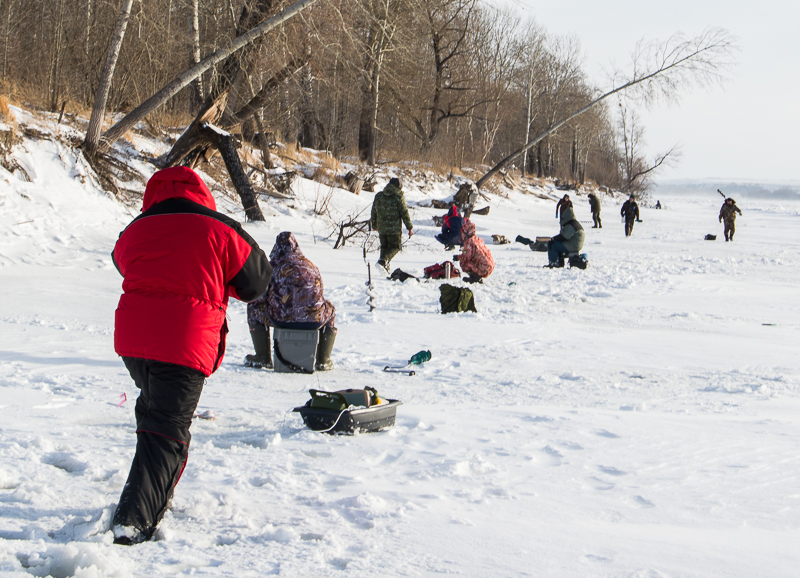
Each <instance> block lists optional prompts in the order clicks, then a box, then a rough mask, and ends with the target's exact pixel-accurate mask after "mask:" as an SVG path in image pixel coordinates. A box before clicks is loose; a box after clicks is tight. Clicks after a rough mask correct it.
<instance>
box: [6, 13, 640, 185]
mask: <svg viewBox="0 0 800 578" xmlns="http://www.w3.org/2000/svg"><path fill="white" fill-rule="evenodd" d="M286 5H287V3H282V4H281V3H279V2H277V1H274V0H136V1H135V2H134V3H133V6H132V9H131V13H130V19H129V21H128V28H127V33H126V34H125V37H124V42H123V44H122V49H121V52H120V56H119V60H118V63H117V67H116V71H115V73H114V77H113V81H112V84H111V90H110V92H109V98H108V105H107V110H108V111H122V112H124V111H128V110H130V109H131V108H133V107H135V106H136V105H138V104H139V103H141V102H142V101H143V100H145V99H146V98H147V97H149V96H150V95H152V94H153V93H154V92H156V91H157V90H158V89H160V88H161V87H163V86H164V85H165V84H167V83H168V82H169V81H170V80H171V79H173V78H174V77H175V76H176V75H177V74H180V73H181V72H183V71H184V70H186V69H187V68H188V67H190V66H191V65H193V64H194V63H195V62H198V61H199V60H200V59H201V58H203V57H204V56H206V55H207V54H209V53H211V52H213V51H214V50H216V49H217V48H219V47H221V46H224V45H225V44H226V43H228V42H229V41H230V40H231V39H233V38H235V37H236V36H238V35H240V34H242V33H244V32H246V31H247V30H248V29H249V28H251V27H252V26H254V25H255V24H257V23H258V22H261V21H263V20H264V19H265V18H266V17H268V16H271V15H273V14H275V13H276V12H278V11H279V10H280V9H282V8H283V7H285V6H286ZM119 12H120V2H119V1H105V0H69V1H67V0H0V50H2V53H0V58H2V61H1V62H0V83H1V85H0V90H2V92H3V93H4V94H6V95H8V96H10V97H11V98H12V100H17V101H21V102H27V103H31V104H34V105H38V106H43V107H46V108H48V109H50V110H52V111H58V110H59V109H60V108H61V107H62V105H63V104H64V103H65V102H66V103H67V104H66V106H67V109H68V110H73V111H76V110H77V111H80V112H82V113H88V111H89V110H90V109H91V106H92V103H93V100H94V95H95V91H96V90H97V86H98V83H99V80H100V74H101V70H102V67H103V62H104V59H105V57H106V52H107V50H108V47H109V44H110V42H111V38H112V35H113V33H114V30H115V27H116V25H117V20H118V16H119ZM581 59H582V54H581V50H580V47H579V44H578V41H577V40H576V39H574V38H564V37H556V36H553V35H550V34H548V33H547V32H546V31H545V30H544V28H542V27H541V26H539V25H537V24H535V23H533V22H527V23H526V22H524V21H523V20H522V19H521V18H520V16H519V14H517V13H515V12H513V11H503V10H498V9H496V8H493V7H491V6H488V5H486V4H483V3H481V2H480V1H479V0H319V1H318V2H317V3H316V4H315V5H314V6H313V7H311V8H310V9H307V10H306V11H304V12H302V13H301V14H300V15H298V16H297V17H295V18H293V19H291V20H290V21H288V22H287V23H285V24H284V25H282V26H281V27H280V28H279V29H277V30H275V31H273V32H270V33H269V34H268V35H267V36H265V37H264V38H263V39H261V40H259V41H258V42H257V43H256V44H255V45H254V46H252V47H250V49H248V50H243V51H242V52H240V53H238V54H237V56H236V57H235V58H232V59H228V61H226V62H225V63H224V64H221V65H218V66H217V67H215V68H213V69H212V70H210V71H208V72H207V73H206V74H204V75H203V76H202V77H201V78H200V79H198V81H196V82H194V83H192V84H191V85H190V86H189V87H187V88H186V89H184V90H182V91H181V92H180V93H179V94H178V95H177V96H175V97H173V98H172V99H171V100H170V101H169V103H168V104H167V105H166V106H164V107H162V108H160V109H159V110H157V111H155V112H153V113H151V114H150V115H149V116H148V118H147V122H148V123H149V124H150V125H151V126H152V127H153V128H154V129H162V128H166V127H170V126H172V127H174V126H178V125H186V124H187V123H188V122H189V121H190V120H191V119H192V118H194V116H195V114H196V113H197V112H198V110H200V108H201V106H202V105H203V103H204V102H210V99H215V98H218V97H219V96H220V93H222V92H225V95H226V97H227V102H226V107H227V109H228V111H229V113H230V114H233V113H234V112H236V111H241V110H242V108H243V107H244V106H245V105H247V104H248V103H252V102H257V103H258V109H257V110H255V111H254V114H252V115H250V116H249V117H247V118H246V119H244V120H243V122H242V123H241V124H240V126H238V127H237V129H240V130H241V132H242V133H243V135H244V136H245V138H252V135H253V134H255V133H258V132H261V133H267V134H270V135H271V136H272V137H273V138H275V139H276V140H281V141H284V142H291V143H294V142H297V143H299V144H300V145H302V146H306V147H310V148H315V149H327V150H329V151H331V153H332V154H333V155H335V156H338V157H342V156H350V157H358V158H359V159H360V160H361V161H363V162H365V163H367V164H376V163H379V162H382V161H385V160H389V161H393V160H419V161H424V162H429V163H433V164H434V165H435V166H440V167H442V168H443V169H446V168H449V167H462V166H465V165H466V166H469V165H476V164H485V165H490V164H492V163H494V162H496V161H497V160H498V159H500V158H503V157H504V156H505V155H507V154H509V153H510V152H512V151H514V150H517V149H519V148H520V146H521V145H522V144H524V143H525V142H526V141H527V140H528V138H529V137H531V136H534V135H536V134H538V133H540V132H543V131H544V130H545V129H547V128H548V127H549V126H551V125H552V124H553V123H554V122H555V121H557V120H559V119H561V118H564V117H565V116H567V115H568V114H569V113H570V112H572V111H574V110H576V109H578V108H580V107H582V106H584V105H585V104H587V103H588V102H590V101H591V100H592V98H593V96H596V94H597V90H596V88H595V87H593V86H592V85H591V84H590V82H589V81H588V80H587V78H586V75H585V74H584V72H583V70H582V68H581ZM255 95H259V98H258V99H255V100H254V96H255ZM615 118H616V115H615V114H612V112H611V111H610V109H609V107H606V106H598V107H595V108H593V109H592V110H591V111H589V112H587V113H586V114H585V115H582V116H581V117H580V118H578V119H576V120H575V121H573V122H572V123H570V124H569V125H567V126H565V127H563V128H562V129H560V130H559V131H558V132H557V133H556V134H555V135H551V136H550V137H548V138H547V139H545V140H543V141H542V142H541V143H539V144H538V145H537V146H536V147H534V148H533V149H531V150H530V151H529V154H526V155H525V157H524V159H523V160H521V161H520V162H518V163H517V164H516V168H517V169H518V170H522V171H525V172H527V173H528V174H531V175H534V176H540V177H544V176H548V177H559V178H562V179H568V180H570V181H572V182H584V181H586V180H592V181H594V182H597V183H599V184H605V185H608V186H611V187H624V186H625V184H626V183H625V175H626V174H630V173H631V169H630V167H626V165H629V164H630V161H631V160H636V159H626V153H625V145H624V132H625V131H624V130H623V129H622V126H621V124H620V122H619V121H617V120H615ZM641 162H642V163H644V159H641Z"/></svg>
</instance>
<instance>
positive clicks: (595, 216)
mask: <svg viewBox="0 0 800 578" xmlns="http://www.w3.org/2000/svg"><path fill="white" fill-rule="evenodd" d="M589 208H590V209H592V221H594V225H592V229H602V228H603V222H602V221H601V220H600V199H598V198H597V195H595V194H594V193H589Z"/></svg>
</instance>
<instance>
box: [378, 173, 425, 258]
mask: <svg viewBox="0 0 800 578" xmlns="http://www.w3.org/2000/svg"><path fill="white" fill-rule="evenodd" d="M369 223H370V227H371V228H372V230H373V231H378V237H379V238H380V242H381V256H380V259H379V260H378V265H380V266H381V267H383V268H384V269H386V270H387V271H388V269H389V263H390V262H391V260H392V259H393V258H394V256H395V255H397V254H398V253H399V252H400V248H401V246H402V242H403V227H402V226H403V224H405V226H406V229H408V236H409V237H411V236H412V235H413V234H414V225H412V224H411V217H410V216H409V215H408V207H407V206H406V199H405V197H404V196H403V191H402V190H401V185H400V179H398V178H396V177H395V178H392V179H391V180H390V181H389V184H388V185H386V188H384V189H383V190H382V191H380V192H379V193H378V194H376V195H375V200H374V201H373V202H372V214H371V216H370V221H369Z"/></svg>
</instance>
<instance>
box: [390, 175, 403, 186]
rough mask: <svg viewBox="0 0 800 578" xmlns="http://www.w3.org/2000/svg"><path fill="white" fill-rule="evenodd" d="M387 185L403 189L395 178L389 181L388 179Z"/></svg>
mask: <svg viewBox="0 0 800 578" xmlns="http://www.w3.org/2000/svg"><path fill="white" fill-rule="evenodd" d="M389 184H390V185H394V186H395V187H397V188H398V189H402V188H403V186H402V185H401V184H400V179H398V178H397V177H392V178H391V179H389Z"/></svg>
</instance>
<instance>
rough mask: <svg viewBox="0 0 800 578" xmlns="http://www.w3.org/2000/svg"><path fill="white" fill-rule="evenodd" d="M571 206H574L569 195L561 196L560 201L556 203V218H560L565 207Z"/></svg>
mask: <svg viewBox="0 0 800 578" xmlns="http://www.w3.org/2000/svg"><path fill="white" fill-rule="evenodd" d="M571 206H572V201H570V200H569V195H564V196H563V197H561V200H560V201H558V203H557V204H556V219H558V217H559V216H561V213H563V212H564V209H566V208H568V207H571Z"/></svg>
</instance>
